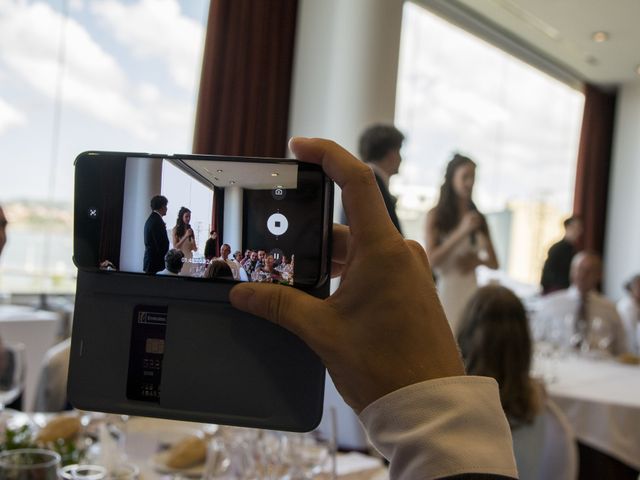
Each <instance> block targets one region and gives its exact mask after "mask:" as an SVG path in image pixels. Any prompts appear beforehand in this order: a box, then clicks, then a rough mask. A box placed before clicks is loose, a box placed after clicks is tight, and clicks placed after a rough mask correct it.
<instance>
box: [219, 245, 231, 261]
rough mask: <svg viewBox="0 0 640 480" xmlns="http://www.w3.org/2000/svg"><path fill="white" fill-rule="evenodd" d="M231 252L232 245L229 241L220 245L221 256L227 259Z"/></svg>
mask: <svg viewBox="0 0 640 480" xmlns="http://www.w3.org/2000/svg"><path fill="white" fill-rule="evenodd" d="M230 253H231V246H230V245H229V244H228V243H223V244H222V246H221V247H220V256H221V257H222V258H223V259H224V260H226V259H227V258H229V254H230Z"/></svg>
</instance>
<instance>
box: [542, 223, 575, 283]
mask: <svg viewBox="0 0 640 480" xmlns="http://www.w3.org/2000/svg"><path fill="white" fill-rule="evenodd" d="M583 230H584V227H583V225H582V220H580V218H579V217H570V218H567V219H566V220H565V221H564V237H562V240H560V241H559V242H557V243H554V244H553V245H552V246H551V248H550V249H549V253H548V254H547V259H546V260H545V262H544V266H543V267H542V279H541V280H540V284H541V285H542V294H543V295H546V294H548V293H551V292H555V291H557V290H565V289H567V288H569V285H570V284H571V281H570V279H569V271H570V270H571V259H573V256H574V255H575V254H576V253H577V251H578V250H577V248H578V242H579V241H580V237H582V232H583Z"/></svg>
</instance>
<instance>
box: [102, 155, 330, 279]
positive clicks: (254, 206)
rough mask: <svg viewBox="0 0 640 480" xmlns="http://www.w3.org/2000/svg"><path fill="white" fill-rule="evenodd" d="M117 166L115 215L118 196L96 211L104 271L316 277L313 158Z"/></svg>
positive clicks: (319, 184) (318, 200)
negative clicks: (301, 161) (303, 161)
mask: <svg viewBox="0 0 640 480" xmlns="http://www.w3.org/2000/svg"><path fill="white" fill-rule="evenodd" d="M103 163H107V162H103ZM122 170H123V171H124V175H123V181H122V182H121V183H122V186H121V188H122V195H121V196H120V195H117V196H118V197H119V198H121V199H122V200H121V208H118V210H120V211H121V212H122V213H121V216H120V218H118V215H117V214H114V212H113V209H114V208H117V207H114V202H110V203H109V205H110V208H107V210H108V211H104V210H103V211H102V212H101V214H102V216H103V218H102V219H101V224H102V228H101V229H100V231H101V234H100V240H99V243H100V245H99V248H98V264H99V265H98V266H99V268H100V269H102V270H109V271H125V272H134V273H145V274H148V275H171V276H183V277H194V278H201V279H205V280H207V279H208V280H235V281H240V282H270V283H279V284H284V285H293V284H294V283H301V284H313V283H315V281H317V278H318V275H319V270H320V261H321V256H322V255H321V248H322V245H321V244H322V235H323V229H322V219H323V210H322V208H323V198H322V195H323V176H322V174H321V173H320V172H319V171H318V170H317V169H315V168H312V166H306V165H299V164H297V163H295V162H287V161H282V162H274V163H263V162H244V161H243V162H239V161H224V160H220V161H218V160H199V159H161V158H148V157H140V158H137V157H127V158H126V160H124V165H123V166H122ZM102 181H104V180H102ZM116 183H119V182H116ZM112 186H113V188H112V189H111V192H112V194H113V191H114V189H117V188H116V186H115V185H113V184H112ZM115 203H119V202H115ZM109 210H110V211H109ZM105 217H106V218H105ZM119 220H120V221H121V226H120V228H118V224H119V223H120V222H119ZM110 222H113V225H112V226H110V225H109V223H110ZM116 232H117V233H116Z"/></svg>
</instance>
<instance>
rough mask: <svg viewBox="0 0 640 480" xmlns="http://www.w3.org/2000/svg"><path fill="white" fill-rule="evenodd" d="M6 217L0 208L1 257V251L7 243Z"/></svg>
mask: <svg viewBox="0 0 640 480" xmlns="http://www.w3.org/2000/svg"><path fill="white" fill-rule="evenodd" d="M8 224H9V222H7V217H6V216H5V215H4V210H3V209H2V207H0V256H2V250H3V249H4V246H5V244H6V243H7V225H8Z"/></svg>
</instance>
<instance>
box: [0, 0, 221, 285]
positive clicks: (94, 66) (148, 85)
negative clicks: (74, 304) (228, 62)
mask: <svg viewBox="0 0 640 480" xmlns="http://www.w3.org/2000/svg"><path fill="white" fill-rule="evenodd" d="M208 4H209V0H181V1H178V0H95V1H94V0H92V1H89V0H47V1H43V0H40V1H35V0H2V1H1V2H0V45H2V48H0V152H2V154H1V155H2V157H1V159H0V164H1V167H2V169H1V172H2V173H1V174H0V203H1V204H2V205H3V207H4V210H5V213H6V215H7V217H8V219H9V222H10V225H9V229H8V242H7V246H6V247H5V251H4V253H3V255H2V259H0V289H1V290H3V291H9V292H33V291H42V292H52V291H61V292H68V291H72V290H73V289H74V285H75V280H74V279H75V267H74V266H73V263H72V261H71V253H72V224H73V222H72V202H73V198H72V197H73V160H74V158H75V157H76V155H77V154H78V153H80V152H82V151H84V150H124V151H133V152H154V153H173V152H175V153H185V152H189V151H191V144H192V132H193V120H194V110H195V100H196V93H197V86H198V80H199V70H200V64H201V56H202V45H203V40H204V30H205V23H206V18H207V11H208ZM185 201H186V200H185ZM186 206H188V205H186ZM174 220H175V219H169V218H168V219H167V222H168V223H171V222H172V221H174Z"/></svg>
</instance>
